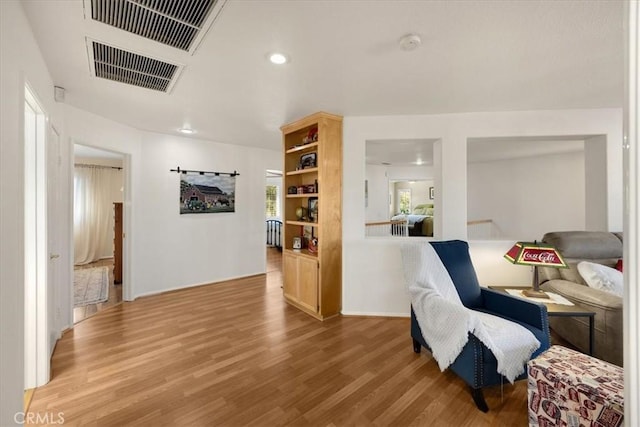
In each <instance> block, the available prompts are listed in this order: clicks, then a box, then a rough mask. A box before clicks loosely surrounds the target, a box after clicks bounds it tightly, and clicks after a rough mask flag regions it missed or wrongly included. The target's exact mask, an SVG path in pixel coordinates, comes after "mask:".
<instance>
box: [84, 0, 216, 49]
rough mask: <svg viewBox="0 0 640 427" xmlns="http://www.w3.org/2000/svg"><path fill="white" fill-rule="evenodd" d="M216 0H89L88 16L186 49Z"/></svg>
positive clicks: (201, 27) (200, 28)
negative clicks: (89, 10)
mask: <svg viewBox="0 0 640 427" xmlns="http://www.w3.org/2000/svg"><path fill="white" fill-rule="evenodd" d="M218 1H219V0H91V17H92V18H93V19H94V20H96V21H100V22H103V23H105V24H108V25H111V26H113V27H116V28H120V29H121V30H125V31H128V32H130V33H133V34H137V35H139V36H142V37H146V38H148V39H151V40H155V41H157V42H160V43H163V44H166V45H168V46H172V47H175V48H178V49H182V50H186V51H188V50H189V48H190V47H191V45H192V43H193V42H194V40H195V39H196V37H197V36H198V34H199V33H200V31H201V30H202V29H203V23H204V22H205V20H206V19H207V16H208V14H209V12H210V11H211V10H212V9H213V7H214V6H215V5H216V3H218Z"/></svg>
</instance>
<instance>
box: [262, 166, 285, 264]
mask: <svg viewBox="0 0 640 427" xmlns="http://www.w3.org/2000/svg"><path fill="white" fill-rule="evenodd" d="M282 197H283V194H282V171H277V170H269V169H268V170H267V173H266V188H265V229H266V246H267V249H266V271H267V273H271V272H276V271H280V270H281V268H282V265H281V264H282V211H281V208H282Z"/></svg>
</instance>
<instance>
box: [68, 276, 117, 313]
mask: <svg viewBox="0 0 640 427" xmlns="http://www.w3.org/2000/svg"><path fill="white" fill-rule="evenodd" d="M108 299H109V267H95V268H82V269H79V270H74V272H73V306H74V307H84V306H85V305H89V304H97V303H99V302H105V301H106V300H108Z"/></svg>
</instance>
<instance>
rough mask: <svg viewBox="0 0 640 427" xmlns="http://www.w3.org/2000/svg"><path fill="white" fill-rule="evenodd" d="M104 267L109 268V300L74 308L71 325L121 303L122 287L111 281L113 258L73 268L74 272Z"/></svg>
mask: <svg viewBox="0 0 640 427" xmlns="http://www.w3.org/2000/svg"><path fill="white" fill-rule="evenodd" d="M104 266H107V267H109V299H108V300H107V301H105V302H101V303H98V304H89V305H85V306H83V307H74V308H73V323H78V322H80V321H82V320H84V319H86V318H87V317H90V316H93V315H94V314H96V313H98V312H99V311H102V310H104V309H106V308H109V307H113V306H114V305H116V304H120V303H121V302H122V285H121V284H117V285H116V284H115V283H114V281H113V258H107V259H101V260H99V261H96V262H92V263H90V264H85V265H77V266H75V267H74V270H79V269H83V268H93V267H104Z"/></svg>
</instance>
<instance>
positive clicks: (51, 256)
mask: <svg viewBox="0 0 640 427" xmlns="http://www.w3.org/2000/svg"><path fill="white" fill-rule="evenodd" d="M55 258H60V254H49V259H55Z"/></svg>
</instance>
